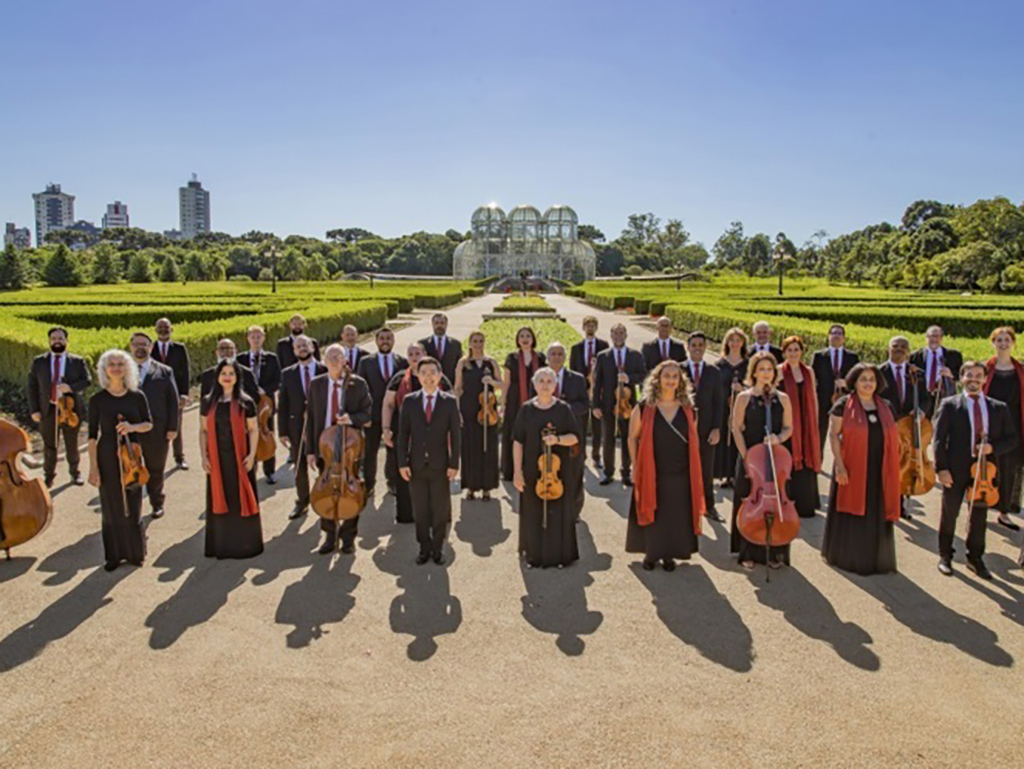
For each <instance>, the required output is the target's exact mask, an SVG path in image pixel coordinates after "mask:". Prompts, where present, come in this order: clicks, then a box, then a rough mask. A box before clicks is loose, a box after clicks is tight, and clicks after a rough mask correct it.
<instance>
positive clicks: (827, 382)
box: [811, 347, 860, 414]
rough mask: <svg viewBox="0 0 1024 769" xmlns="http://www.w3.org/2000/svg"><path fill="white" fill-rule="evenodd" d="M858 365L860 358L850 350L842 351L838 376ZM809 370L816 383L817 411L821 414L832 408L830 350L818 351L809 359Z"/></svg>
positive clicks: (832, 373) (847, 372) (833, 384)
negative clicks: (812, 373)
mask: <svg viewBox="0 0 1024 769" xmlns="http://www.w3.org/2000/svg"><path fill="white" fill-rule="evenodd" d="M858 363H860V357H859V356H858V355H857V353H855V352H853V351H852V350H847V349H845V348H844V349H843V358H842V360H841V361H839V374H840V376H842V377H845V376H846V375H847V374H849V373H850V369H852V368H853V367H854V366H856V365H857V364H858ZM811 370H812V371H813V372H814V381H815V382H817V383H818V411H819V412H820V413H822V414H824V413H826V412H828V410H829V409H831V408H832V394H833V393H834V392H835V388H836V379H835V372H834V371H833V369H832V348H831V347H826V348H825V349H824V350H818V351H817V352H815V353H814V357H813V358H812V359H811Z"/></svg>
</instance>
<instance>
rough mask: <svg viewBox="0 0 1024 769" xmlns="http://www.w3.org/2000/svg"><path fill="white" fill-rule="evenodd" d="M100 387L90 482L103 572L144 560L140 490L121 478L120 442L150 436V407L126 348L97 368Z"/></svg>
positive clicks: (94, 404) (93, 410)
mask: <svg viewBox="0 0 1024 769" xmlns="http://www.w3.org/2000/svg"><path fill="white" fill-rule="evenodd" d="M96 373H97V374H98V375H99V382H100V387H102V388H103V389H101V390H100V391H99V392H98V393H96V394H95V395H93V396H92V398H90V399H89V483H91V484H92V485H93V486H96V487H97V488H99V490H100V511H101V513H102V516H103V553H104V559H105V561H106V563H105V564H104V566H103V568H104V569H106V570H107V571H113V570H114V569H116V568H117V567H118V566H119V565H120V564H121V563H122V562H123V561H127V562H128V563H130V564H132V565H133V566H141V565H142V561H143V559H145V557H146V535H145V532H144V531H143V528H142V486H141V485H135V486H134V487H126V486H125V484H124V482H123V480H122V475H121V472H122V468H121V458H120V453H119V451H118V448H119V444H120V438H121V437H122V436H124V437H125V438H126V439H127V440H128V441H130V442H131V443H136V442H137V437H136V436H137V435H138V434H139V433H146V432H149V431H150V430H151V429H152V427H153V424H152V421H151V419H150V416H149V403H148V402H147V401H146V396H145V395H143V393H142V391H141V390H139V369H138V367H137V366H136V365H135V361H133V360H132V359H131V357H130V356H129V355H128V353H126V352H125V351H124V350H107V351H106V352H105V353H103V355H101V356H100V362H99V363H98V364H97V365H96Z"/></svg>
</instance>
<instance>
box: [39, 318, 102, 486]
mask: <svg viewBox="0 0 1024 769" xmlns="http://www.w3.org/2000/svg"><path fill="white" fill-rule="evenodd" d="M47 338H48V340H49V344H50V352H48V353H46V354H45V355H39V356H37V357H36V358H35V360H33V361H32V369H31V371H30V372H29V375H28V404H29V410H30V411H31V412H32V421H33V422H35V423H36V424H37V425H39V434H40V435H41V436H42V439H43V480H44V481H45V482H46V487H47V488H51V487H52V486H53V479H54V477H55V476H56V475H57V444H58V443H59V442H60V440H61V439H63V443H64V453H65V455H66V456H67V460H68V470H69V471H70V473H71V480H72V481H73V482H74V484H75V485H76V486H81V485H82V484H83V483H85V480H84V479H83V478H82V474H81V473H80V472H79V470H78V467H79V462H80V458H79V451H78V431H79V430H80V429H81V423H82V421H83V420H84V419H85V413H86V410H85V402H84V400H83V399H82V393H84V392H85V390H86V388H88V387H89V385H90V384H92V377H91V376H90V375H89V367H88V366H87V365H85V361H84V360H83V359H82V358H80V357H79V356H77V355H71V354H70V353H68V352H67V349H68V331H67V329H66V328H63V327H62V326H54V327H53V328H51V329H50V330H49V331H48V332H47ZM58 430H59V432H60V435H58Z"/></svg>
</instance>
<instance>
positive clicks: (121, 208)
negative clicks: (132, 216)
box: [103, 200, 128, 230]
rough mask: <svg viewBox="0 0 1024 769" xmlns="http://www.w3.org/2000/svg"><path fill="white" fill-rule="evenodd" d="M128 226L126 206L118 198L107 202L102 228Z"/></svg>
mask: <svg viewBox="0 0 1024 769" xmlns="http://www.w3.org/2000/svg"><path fill="white" fill-rule="evenodd" d="M127 226H128V206H126V205H125V204H124V203H122V202H121V201H120V200H115V201H114V202H113V203H107V213H105V214H104V215H103V229H105V230H109V229H113V228H114V227H127Z"/></svg>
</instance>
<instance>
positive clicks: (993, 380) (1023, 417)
mask: <svg viewBox="0 0 1024 769" xmlns="http://www.w3.org/2000/svg"><path fill="white" fill-rule="evenodd" d="M989 339H990V340H991V342H992V347H993V349H994V352H995V354H994V355H993V356H992V357H991V358H989V360H988V362H987V363H986V364H985V371H986V375H985V395H987V396H988V397H990V398H995V399H996V400H997V401H1002V402H1003V403H1005V404H1006V406H1007V408H1008V409H1010V423H1011V424H1012V425H1013V429H1014V430H1015V431H1016V433H1017V437H1018V438H1020V439H1021V440H1024V408H1022V405H1024V364H1022V363H1021V362H1020V361H1019V360H1017V359H1016V358H1014V357H1013V348H1014V345H1015V344H1016V343H1017V332H1016V331H1014V330H1013V329H1012V328H1010V327H1009V326H1001V327H999V328H997V329H995V330H994V331H993V332H992V334H991V335H990V336H989ZM997 464H998V469H999V473H998V477H999V502H998V504H997V505H996V510H998V511H999V517H998V518H997V519H996V520H998V521H999V523H1000V524H1001V525H1003V526H1005V527H1006V528H1008V529H1010V531H1017V530H1018V529H1020V526H1019V525H1018V524H1016V523H1014V522H1013V520H1012V519H1011V518H1010V513H1019V512H1020V487H1021V453H1020V452H1019V451H1010V452H1007V453H1006V454H1003V455H1001V456H1000V457H999V461H998V463H997Z"/></svg>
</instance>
